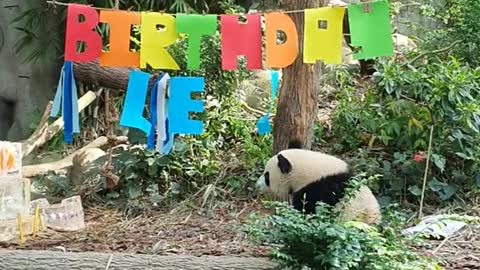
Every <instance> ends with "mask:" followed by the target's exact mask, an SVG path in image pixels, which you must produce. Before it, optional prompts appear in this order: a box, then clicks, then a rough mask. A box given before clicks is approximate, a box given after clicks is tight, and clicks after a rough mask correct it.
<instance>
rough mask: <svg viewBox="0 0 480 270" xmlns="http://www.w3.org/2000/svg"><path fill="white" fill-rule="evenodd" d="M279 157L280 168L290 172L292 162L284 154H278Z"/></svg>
mask: <svg viewBox="0 0 480 270" xmlns="http://www.w3.org/2000/svg"><path fill="white" fill-rule="evenodd" d="M277 158H278V168H280V171H281V172H282V173H283V174H287V173H290V172H291V171H292V164H290V161H288V159H286V158H285V157H284V156H283V155H282V154H279V155H278V156H277Z"/></svg>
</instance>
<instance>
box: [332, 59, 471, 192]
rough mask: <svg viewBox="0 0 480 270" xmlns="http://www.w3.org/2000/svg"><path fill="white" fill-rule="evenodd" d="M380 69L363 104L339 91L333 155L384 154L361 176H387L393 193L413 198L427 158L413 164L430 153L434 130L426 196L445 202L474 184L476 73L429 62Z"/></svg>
mask: <svg viewBox="0 0 480 270" xmlns="http://www.w3.org/2000/svg"><path fill="white" fill-rule="evenodd" d="M378 70H379V71H378V72H377V73H376V79H375V84H374V85H372V86H371V87H370V88H369V89H368V90H367V92H366V93H365V96H364V97H363V96H361V95H358V94H357V91H356V88H355V86H353V85H351V84H348V83H346V84H343V85H341V86H340V93H339V96H338V99H339V106H338V107H337V109H336V110H335V112H334V122H335V123H336V124H335V125H334V134H335V137H336V138H339V145H338V149H339V150H348V149H353V148H358V147H361V146H363V145H365V146H368V148H369V149H372V148H374V147H377V148H380V149H382V150H383V152H384V154H383V155H382V156H377V158H378V157H381V158H384V159H386V160H385V161H384V162H383V163H382V164H378V166H373V165H372V163H373V162H375V161H373V160H371V159H368V160H367V161H366V162H364V164H363V165H364V167H360V169H362V170H366V171H371V172H372V173H381V174H384V175H385V176H387V175H388V177H386V178H385V179H388V183H387V184H388V185H390V188H392V189H393V191H396V192H400V191H402V190H404V189H406V188H408V189H409V190H410V191H411V193H412V194H414V195H419V191H420V189H419V186H420V181H421V179H422V175H423V171H424V169H425V161H424V160H425V158H424V157H423V158H420V159H417V160H416V161H415V160H412V157H413V156H414V155H416V154H420V155H424V154H422V152H423V153H425V152H426V151H427V150H428V142H429V134H430V126H432V125H433V126H434V133H433V143H432V149H433V150H432V157H431V160H432V164H433V170H432V174H431V176H430V177H429V187H430V189H431V190H432V191H434V192H436V193H437V194H438V195H439V196H440V198H441V199H443V200H446V199H449V198H451V197H452V196H453V195H454V194H455V192H456V191H457V189H458V188H460V187H468V189H471V187H472V185H478V184H480V173H479V170H478V169H479V165H480V151H479V150H480V137H479V136H478V132H479V131H480V102H479V100H480V99H479V98H480V68H476V69H475V68H470V67H468V66H464V65H462V64H461V63H460V62H459V61H458V60H456V59H455V58H449V59H445V60H438V59H435V58H430V59H429V60H428V63H427V64H424V63H412V64H409V65H405V64H399V63H396V62H394V61H392V60H384V61H380V63H379V64H378ZM369 164H370V165H371V166H370V165H369ZM360 166H361V165H360ZM391 191H392V190H391Z"/></svg>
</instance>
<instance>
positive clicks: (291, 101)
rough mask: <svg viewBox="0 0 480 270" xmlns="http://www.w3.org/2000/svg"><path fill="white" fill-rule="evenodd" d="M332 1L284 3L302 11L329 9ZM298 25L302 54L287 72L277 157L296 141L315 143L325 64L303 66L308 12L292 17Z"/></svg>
mask: <svg viewBox="0 0 480 270" xmlns="http://www.w3.org/2000/svg"><path fill="white" fill-rule="evenodd" d="M328 2H329V1H328V0H323V1H320V0H305V1H298V0H284V1H283V3H284V9H285V10H287V11H288V10H302V9H306V8H318V7H322V6H326V5H327V4H328ZM289 15H290V16H291V17H292V19H293V21H294V22H295V25H296V26H297V32H298V40H299V54H298V56H297V59H296V60H295V62H294V63H293V64H292V65H291V66H289V67H287V68H285V69H283V76H282V86H281V88H280V91H279V98H278V105H277V113H276V116H275V120H274V126H273V136H274V144H273V152H274V154H276V153H278V152H280V151H282V150H284V149H286V148H287V146H288V143H289V141H290V140H292V139H298V140H300V141H301V142H302V143H303V145H304V146H305V148H310V147H311V144H312V140H313V131H314V123H315V118H316V114H317V101H318V95H319V91H320V72H321V69H322V64H320V63H317V64H304V63H303V39H304V13H303V12H297V13H290V14H289Z"/></svg>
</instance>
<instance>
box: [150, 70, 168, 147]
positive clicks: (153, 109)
mask: <svg viewBox="0 0 480 270" xmlns="http://www.w3.org/2000/svg"><path fill="white" fill-rule="evenodd" d="M164 75H165V73H163V74H161V75H160V76H158V78H157V80H156V81H155V84H154V85H153V87H152V91H151V92H150V123H151V124H152V127H151V129H150V135H148V139H147V149H148V150H153V149H154V148H155V134H156V128H157V95H158V84H159V83H160V80H161V79H162V78H163V76H164Z"/></svg>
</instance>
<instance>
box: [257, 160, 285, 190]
mask: <svg viewBox="0 0 480 270" xmlns="http://www.w3.org/2000/svg"><path fill="white" fill-rule="evenodd" d="M291 171H292V164H291V163H290V161H289V160H288V159H287V158H286V157H285V156H284V154H283V153H282V152H280V153H278V154H277V155H275V156H273V157H272V158H270V159H269V160H268V161H267V163H266V164H265V169H264V172H263V174H262V175H261V176H260V177H259V178H258V181H257V187H258V189H259V190H260V191H261V192H264V193H265V192H270V193H273V194H274V195H277V196H280V197H286V196H287V195H288V193H290V190H289V173H290V172H291Z"/></svg>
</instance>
